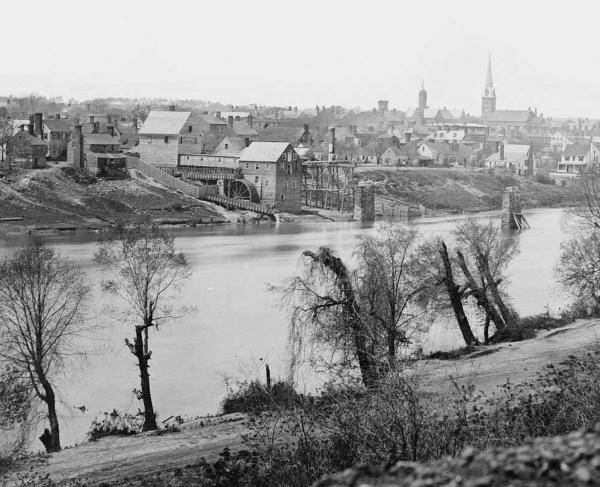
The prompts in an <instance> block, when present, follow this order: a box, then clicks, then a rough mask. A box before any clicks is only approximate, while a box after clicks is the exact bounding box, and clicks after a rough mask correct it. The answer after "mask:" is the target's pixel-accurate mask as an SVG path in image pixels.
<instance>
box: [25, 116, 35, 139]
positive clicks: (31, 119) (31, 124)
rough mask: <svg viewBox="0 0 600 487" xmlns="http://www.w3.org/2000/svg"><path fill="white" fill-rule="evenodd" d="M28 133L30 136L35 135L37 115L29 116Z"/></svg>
mask: <svg viewBox="0 0 600 487" xmlns="http://www.w3.org/2000/svg"><path fill="white" fill-rule="evenodd" d="M27 131H28V132H29V135H35V115H29V125H28V127H27Z"/></svg>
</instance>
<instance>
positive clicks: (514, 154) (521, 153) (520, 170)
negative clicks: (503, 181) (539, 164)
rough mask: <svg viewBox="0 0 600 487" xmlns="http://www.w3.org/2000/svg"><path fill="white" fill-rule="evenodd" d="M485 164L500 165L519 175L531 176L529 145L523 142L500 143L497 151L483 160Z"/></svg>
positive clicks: (531, 158)
mask: <svg viewBox="0 0 600 487" xmlns="http://www.w3.org/2000/svg"><path fill="white" fill-rule="evenodd" d="M485 166H486V167H490V168H494V167H502V168H506V169H509V170H511V171H513V172H514V173H515V174H518V175H519V176H531V175H532V174H533V170H534V167H533V157H532V153H531V147H530V146H529V145H524V144H500V147H499V149H498V152H496V153H495V154H492V155H491V156H489V157H488V158H487V159H486V160H485Z"/></svg>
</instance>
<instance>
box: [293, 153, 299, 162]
mask: <svg viewBox="0 0 600 487" xmlns="http://www.w3.org/2000/svg"><path fill="white" fill-rule="evenodd" d="M296 159H298V154H296V151H294V152H292V161H295V160H296Z"/></svg>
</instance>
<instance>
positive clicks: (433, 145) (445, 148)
mask: <svg viewBox="0 0 600 487" xmlns="http://www.w3.org/2000/svg"><path fill="white" fill-rule="evenodd" d="M423 144H425V145H426V146H427V147H429V148H430V149H431V150H432V151H434V152H438V153H440V154H450V153H451V152H452V151H451V150H450V146H449V145H448V144H445V143H443V142H430V141H427V142H423Z"/></svg>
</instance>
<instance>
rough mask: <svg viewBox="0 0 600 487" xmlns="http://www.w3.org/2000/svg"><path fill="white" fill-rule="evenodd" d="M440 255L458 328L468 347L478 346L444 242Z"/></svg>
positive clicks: (447, 290)
mask: <svg viewBox="0 0 600 487" xmlns="http://www.w3.org/2000/svg"><path fill="white" fill-rule="evenodd" d="M440 255H441V256H442V262H443V263H444V272H445V277H444V283H445V284H446V292H447V293H448V297H449V298H450V303H451V304H452V309H453V310H454V316H455V317H456V321H457V322H458V327H459V328H460V332H461V333H462V336H463V339H464V340H465V343H466V344H467V346H471V345H476V344H477V339H476V338H475V335H473V332H472V331H471V325H469V320H468V319H467V315H466V314H465V310H464V308H463V305H462V299H461V294H460V292H459V289H460V288H459V286H458V285H457V284H456V283H455V282H454V276H453V275H452V264H451V263H450V257H448V248H447V247H446V244H445V243H444V241H442V243H441V248H440Z"/></svg>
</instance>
